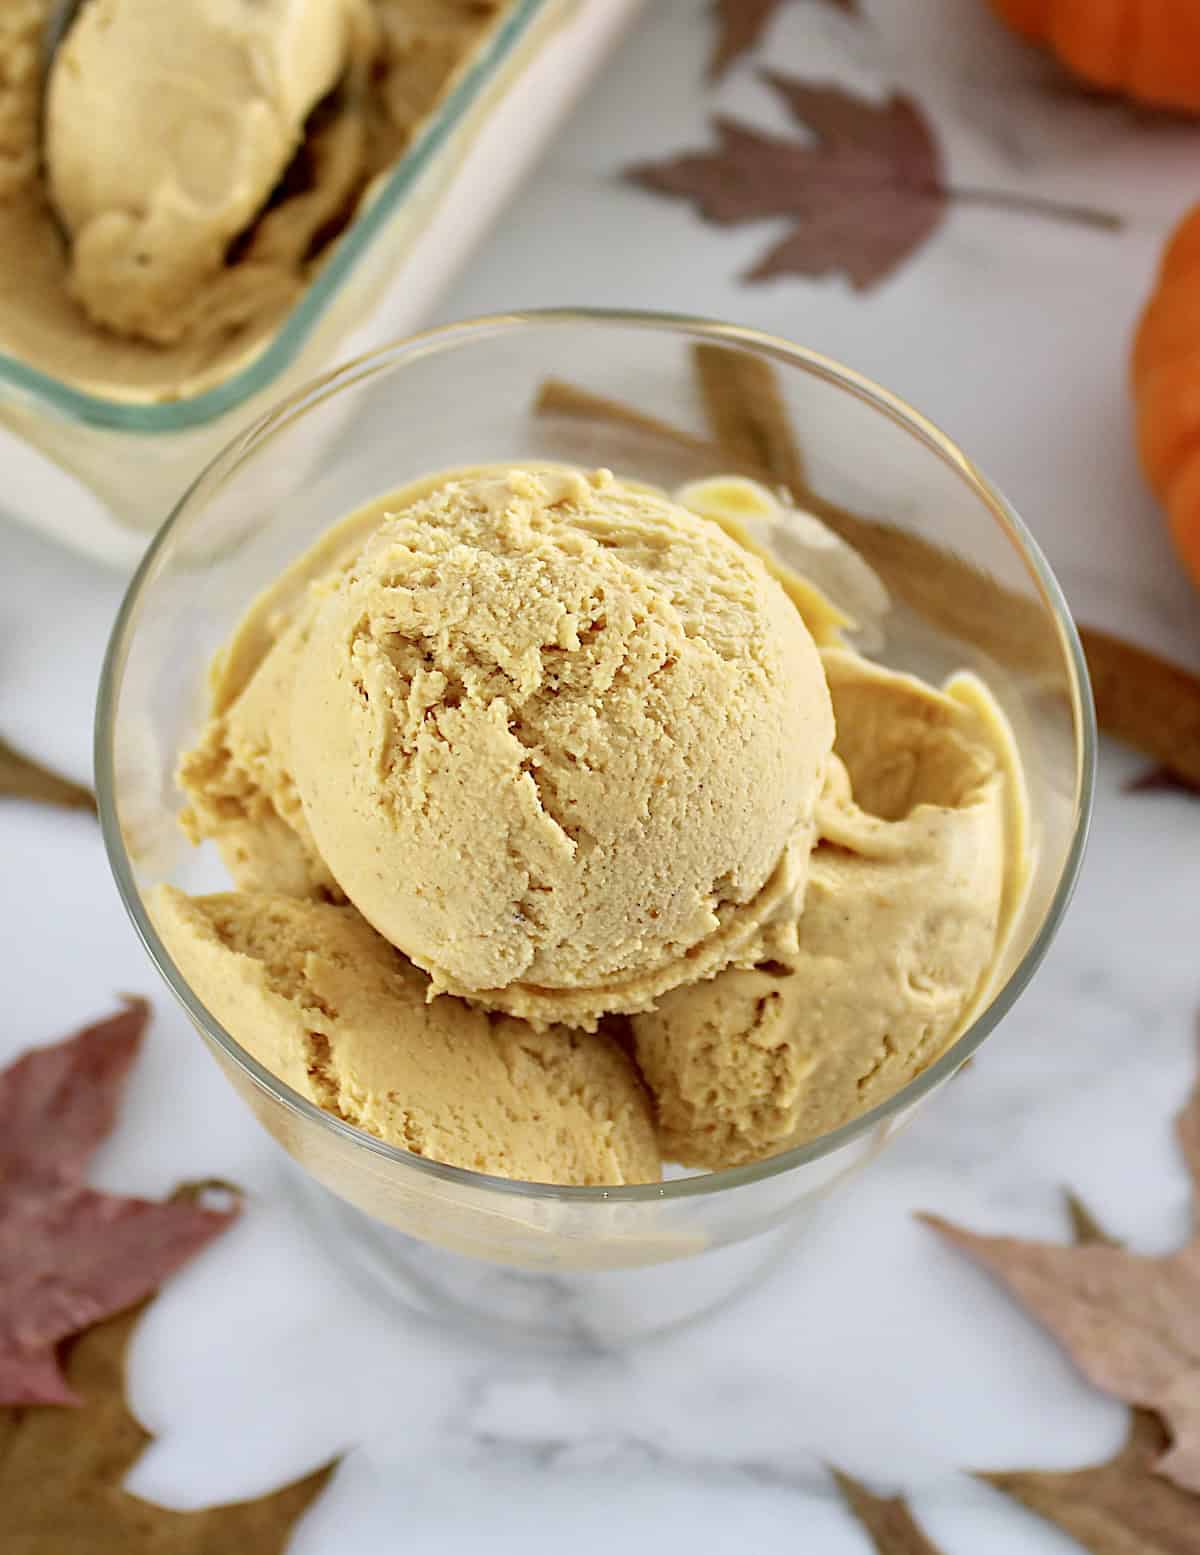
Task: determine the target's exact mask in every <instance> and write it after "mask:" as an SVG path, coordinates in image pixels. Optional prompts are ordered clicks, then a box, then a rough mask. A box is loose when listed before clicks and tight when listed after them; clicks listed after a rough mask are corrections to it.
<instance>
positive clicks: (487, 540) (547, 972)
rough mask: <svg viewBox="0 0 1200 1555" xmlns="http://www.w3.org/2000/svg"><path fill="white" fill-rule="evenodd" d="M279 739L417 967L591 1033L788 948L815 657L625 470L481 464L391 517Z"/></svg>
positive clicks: (374, 913)
mask: <svg viewBox="0 0 1200 1555" xmlns="http://www.w3.org/2000/svg"><path fill="white" fill-rule="evenodd" d="M385 508H386V504H385ZM290 735H291V738H290V757H291V769H292V777H293V778H294V781H295V784H296V788H297V791H298V793H299V796H300V799H301V801H302V804H303V811H304V816H305V820H306V822H307V825H308V828H309V829H310V831H311V834H312V837H313V840H314V842H315V845H316V847H317V849H318V850H319V852H320V855H321V857H322V859H323V860H324V862H325V864H326V865H327V866H328V868H329V869H330V871H331V872H332V874H333V875H334V877H335V878H336V880H337V882H338V884H339V885H340V886H341V888H342V890H344V891H345V893H346V894H347V896H348V897H349V898H350V900H351V901H352V902H353V903H354V904H355V905H356V906H357V907H358V909H359V910H360V912H362V913H363V914H364V916H365V917H366V918H367V919H368V920H369V921H370V922H371V923H372V924H373V925H374V926H375V928H376V929H378V930H379V931H380V933H382V934H383V935H385V936H386V937H387V938H388V939H389V940H391V941H392V943H393V944H394V945H396V946H398V947H399V948H400V949H402V950H403V951H404V952H405V953H406V954H407V955H408V956H410V957H411V958H412V959H413V960H414V961H415V962H417V963H418V965H420V966H421V967H423V968H424V969H425V970H426V971H428V972H429V974H430V976H431V978H432V980H433V985H434V987H435V988H437V989H442V990H448V991H451V992H455V993H460V994H463V995H466V996H468V997H470V998H472V999H474V1000H475V1001H476V1002H479V1003H482V1004H485V1005H488V1006H492V1007H497V1008H503V1009H507V1010H510V1011H512V1012H514V1013H517V1014H520V1015H523V1016H526V1017H527V1018H529V1019H532V1020H535V1021H543V1022H545V1021H550V1020H562V1021H567V1022H569V1023H571V1024H576V1025H584V1026H587V1025H593V1024H594V1023H595V1020H596V1018H597V1017H598V1016H599V1015H600V1014H602V1013H604V1012H606V1011H617V1010H636V1009H642V1008H646V1007H647V1006H648V1005H649V1004H650V1003H652V1002H653V1000H654V999H655V998H656V997H657V996H658V995H659V994H661V993H662V992H663V991H665V990H666V989H669V988H673V987H676V986H678V985H679V984H681V983H685V982H692V981H694V980H696V979H698V978H702V977H708V976H712V975H713V974H714V973H715V972H717V971H719V970H720V969H721V968H722V967H724V966H727V965H730V964H731V963H732V964H739V965H748V964H753V962H754V961H755V960H756V959H760V958H762V957H764V956H770V955H772V954H774V953H775V952H776V951H777V950H778V948H779V945H780V943H781V937H782V939H783V940H786V939H787V938H788V936H791V937H792V942H793V943H794V934H795V919H796V910H797V906H798V903H799V900H800V895H801V893H802V891H803V885H804V879H805V876H806V871H807V865H808V856H809V852H810V849H811V846H812V828H813V814H814V809H815V806H816V801H817V797H818V793H819V791H820V786H821V780H822V775H823V772H824V769H825V765H826V761H827V758H828V755H829V751H830V748H831V745H832V740H833V717H832V711H831V708H830V701H829V693H828V689H827V687H826V684H825V676H824V672H823V670H822V667H821V662H820V658H819V656H818V653H817V651H816V648H815V647H814V644H813V641H812V639H811V637H810V636H809V633H808V631H807V629H806V627H805V626H804V623H803V621H802V620H801V618H800V616H799V614H798V612H797V611H796V610H795V608H794V607H793V605H792V604H791V602H790V601H789V600H788V599H787V597H786V596H785V594H784V593H783V591H782V589H781V588H780V587H779V586H778V584H777V583H776V582H774V580H773V579H771V578H770V577H769V576H768V574H767V573H766V571H765V569H764V568H763V567H762V565H761V563H760V562H759V561H758V560H757V559H756V558H754V557H753V556H750V555H748V554H747V553H746V552H745V551H744V550H742V549H741V548H740V547H739V546H738V545H737V544H735V543H734V542H733V541H732V540H731V539H729V538H728V536H726V535H725V534H723V533H722V532H721V530H720V529H719V528H718V527H717V526H716V525H714V524H712V523H710V522H707V521H705V520H704V519H702V518H699V517H697V516H696V515H694V514H691V513H688V512H686V511H685V510H684V509H682V508H680V507H679V506H677V505H676V504H674V503H672V502H671V501H670V500H669V499H668V498H666V497H665V496H662V495H659V494H656V493H654V492H652V491H650V490H648V489H646V488H642V487H634V486H631V485H625V484H622V483H620V482H618V481H615V480H614V479H613V478H612V477H611V476H610V475H608V474H607V473H606V472H603V471H602V472H599V473H597V474H594V475H591V476H588V477H584V476H582V475H580V474H578V473H576V472H574V471H566V470H555V469H546V468H543V469H538V470H532V469H530V470H504V471H491V472H478V473H475V474H473V475H470V476H468V477H465V478H460V479H451V480H448V481H446V483H444V484H443V485H441V486H440V487H437V488H436V489H434V490H433V491H432V492H431V493H429V494H427V495H425V496H424V497H423V498H421V499H420V500H417V501H415V502H413V503H412V504H411V505H408V506H404V507H401V509H400V510H399V511H397V512H393V513H391V514H390V515H388V516H386V517H383V521H382V522H381V523H380V525H379V527H378V529H377V530H376V532H375V534H374V536H373V537H372V539H371V540H370V541H369V542H368V543H367V545H366V546H365V548H364V550H363V551H362V553H361V555H360V556H359V558H358V559H357V561H356V562H355V564H354V565H353V566H352V567H351V568H350V569H349V571H347V572H346V573H344V574H342V575H341V576H340V577H339V578H338V579H337V580H336V581H335V582H334V583H332V584H330V585H328V594H327V597H326V598H325V600H324V602H323V603H322V604H321V606H320V608H319V609H318V610H317V611H316V612H315V615H314V617H313V620H312V624H311V627H310V629H309V633H308V641H307V644H306V645H305V647H304V650H303V653H302V655H301V657H300V659H299V661H298V665H297V671H296V675H295V680H294V685H293V693H292V705H291V718H290Z"/></svg>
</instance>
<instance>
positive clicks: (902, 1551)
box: [833, 1469, 942, 1555]
mask: <svg viewBox="0 0 1200 1555" xmlns="http://www.w3.org/2000/svg"><path fill="white" fill-rule="evenodd" d="M833 1477H834V1479H835V1480H836V1481H837V1487H838V1489H839V1490H840V1491H841V1493H842V1496H843V1498H844V1500H845V1502H846V1505H847V1506H848V1507H849V1508H850V1510H851V1511H852V1512H853V1513H854V1515H855V1517H857V1518H858V1520H859V1522H860V1523H861V1524H862V1525H863V1527H864V1528H865V1529H866V1531H867V1533H868V1534H869V1536H870V1539H871V1543H872V1544H873V1545H874V1546H875V1548H876V1549H877V1550H878V1551H879V1555H942V1552H941V1550H940V1549H939V1548H938V1546H937V1545H936V1544H934V1543H933V1541H932V1540H931V1539H930V1538H929V1536H928V1535H927V1534H925V1533H924V1532H923V1531H922V1529H921V1526H920V1524H919V1523H918V1522H917V1521H916V1519H915V1518H914V1517H913V1515H912V1512H911V1511H910V1510H909V1506H908V1502H907V1501H906V1500H905V1499H904V1497H903V1496H877V1495H875V1494H874V1492H873V1491H870V1490H868V1489H867V1487H866V1486H865V1485H863V1484H860V1482H859V1481H858V1480H856V1479H853V1478H851V1476H850V1475H849V1474H844V1473H842V1471H841V1470H840V1469H834V1470H833Z"/></svg>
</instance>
